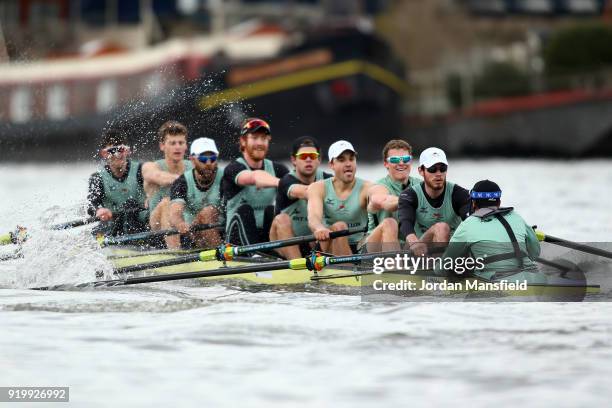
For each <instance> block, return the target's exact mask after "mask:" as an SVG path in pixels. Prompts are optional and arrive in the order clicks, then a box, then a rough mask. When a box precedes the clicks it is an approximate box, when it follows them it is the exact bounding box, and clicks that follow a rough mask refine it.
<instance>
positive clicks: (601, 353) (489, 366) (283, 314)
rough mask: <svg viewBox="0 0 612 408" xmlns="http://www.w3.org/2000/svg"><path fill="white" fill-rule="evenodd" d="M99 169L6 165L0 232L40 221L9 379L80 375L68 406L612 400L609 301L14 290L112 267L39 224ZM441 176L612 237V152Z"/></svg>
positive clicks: (454, 168)
mask: <svg viewBox="0 0 612 408" xmlns="http://www.w3.org/2000/svg"><path fill="white" fill-rule="evenodd" d="M93 169H94V167H93V166H91V165H76V166H75V165H65V166H59V165H58V166H50V165H45V166H39V167H32V166H25V167H23V166H17V167H16V166H0V170H1V171H2V174H3V176H4V177H3V178H2V179H1V180H0V192H1V196H2V197H3V199H2V200H1V201H0V215H1V217H0V231H1V232H4V231H7V230H11V229H13V228H14V227H15V225H16V224H24V225H28V226H30V227H31V228H32V229H33V234H34V232H36V233H37V234H38V235H37V236H36V237H34V238H33V239H32V241H31V242H30V243H29V246H28V245H26V247H25V248H24V251H26V254H25V257H24V258H23V259H17V260H12V261H4V262H1V263H0V274H2V276H1V277H0V285H1V286H3V287H4V289H0V327H1V328H2V335H1V336H0V367H2V369H1V370H0V386H7V385H23V386H26V385H29V386H33V385H55V386H70V387H71V390H70V397H71V401H72V402H73V405H75V406H110V405H114V406H128V405H130V406H143V407H144V406H152V405H155V406H169V405H174V406H214V407H217V406H236V405H238V404H240V405H248V406H262V407H263V406H330V405H331V404H334V405H337V406H371V405H374V404H376V406H400V405H403V406H407V405H415V406H419V405H421V406H430V405H432V404H435V405H451V404H453V405H454V404H466V405H467V404H470V405H474V406H491V405H493V404H495V405H497V406H516V405H517V404H524V405H529V406H550V405H553V404H555V405H556V406H560V407H574V406H599V405H603V404H606V405H608V400H609V398H610V397H611V396H612V392H611V391H610V388H609V384H608V382H609V381H608V379H609V378H610V376H611V375H612V368H610V366H609V364H608V363H607V362H608V361H610V358H611V357H612V355H611V354H612V352H611V350H612V349H611V345H612V344H611V343H612V340H611V339H612V319H611V318H610V316H611V315H612V306H611V304H610V303H608V302H602V303H579V304H540V303H536V304H533V303H457V302H454V303H425V302H422V303H367V302H361V299H360V298H359V297H356V296H344V295H329V294H322V293H300V292H297V293H296V292H244V291H236V290H234V289H230V288H224V287H199V286H194V285H190V284H188V283H181V282H175V283H166V284H155V285H149V286H141V287H131V288H115V289H104V290H95V291H94V290H88V291H66V292H38V291H36V292H35V291H29V290H25V289H20V288H26V287H30V286H32V285H33V284H43V283H49V282H56V283H58V282H81V281H86V280H91V279H92V277H93V273H94V271H95V270H96V269H100V268H104V266H105V265H106V261H105V259H104V257H103V256H101V255H100V254H99V253H98V251H96V249H95V245H93V244H92V242H91V241H90V239H89V238H88V236H87V234H86V233H85V232H80V233H79V231H73V232H60V233H57V232H56V233H50V232H47V231H44V229H43V228H42V227H41V226H42V225H43V224H44V223H49V222H61V221H65V220H67V219H70V218H74V216H75V215H76V214H77V207H78V205H77V204H78V203H79V202H82V201H83V199H84V196H85V191H86V183H87V177H88V175H89V173H90V172H91V171H92V170H93ZM360 173H361V176H362V177H367V178H370V179H375V178H377V177H380V176H381V175H382V174H383V172H382V171H381V169H380V168H378V167H377V166H362V167H361V168H360ZM449 178H450V179H452V180H453V181H456V182H458V183H460V184H462V185H464V186H466V187H470V186H471V185H473V183H474V182H475V181H477V180H478V179H481V178H490V179H492V180H495V181H497V182H498V183H499V184H500V185H501V187H502V189H503V190H504V205H511V206H514V207H515V208H516V209H517V210H518V211H519V212H520V213H521V214H522V215H523V217H524V218H525V219H526V220H528V222H530V223H533V224H537V225H538V226H539V227H540V228H541V229H543V230H544V231H546V232H548V233H549V234H551V235H557V236H560V237H566V238H568V239H573V240H579V241H610V240H611V236H612V211H610V206H609V200H610V198H612V194H611V193H612V161H579V162H558V161H540V160H538V161H517V160H490V161H454V162H452V163H451V170H450V173H449ZM7 197H10V199H7ZM6 250H7V248H2V251H3V253H5V252H6ZM604 269H605V268H604ZM604 273H605V270H604ZM7 287H11V288H10V289H9V288H7ZM37 406H38V405H37Z"/></svg>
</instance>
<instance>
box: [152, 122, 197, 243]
mask: <svg viewBox="0 0 612 408" xmlns="http://www.w3.org/2000/svg"><path fill="white" fill-rule="evenodd" d="M157 135H158V139H159V150H161V151H162V152H163V154H164V158H163V159H160V160H157V161H154V162H146V163H144V164H143V165H142V177H143V179H144V189H145V192H146V193H147V201H148V208H149V211H150V213H151V217H150V219H149V224H150V226H151V230H153V231H157V230H159V229H168V228H170V186H171V185H172V183H174V181H176V179H178V178H179V177H180V176H181V174H183V173H185V172H186V171H190V170H191V169H192V168H193V167H192V165H191V162H190V161H189V160H186V159H185V153H186V152H187V136H188V133H187V128H186V127H185V126H184V125H183V124H181V123H179V122H176V121H173V120H171V121H168V122H165V123H164V124H163V125H161V126H160V128H159V130H158V131H157Z"/></svg>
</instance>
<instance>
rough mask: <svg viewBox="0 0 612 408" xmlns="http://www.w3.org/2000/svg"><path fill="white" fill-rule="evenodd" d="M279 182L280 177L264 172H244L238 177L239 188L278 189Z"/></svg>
mask: <svg viewBox="0 0 612 408" xmlns="http://www.w3.org/2000/svg"><path fill="white" fill-rule="evenodd" d="M278 182H279V179H278V177H275V176H273V175H272V174H270V173H268V172H267V171H264V170H244V171H241V172H240V173H239V174H238V176H236V184H238V185H239V186H256V187H257V188H268V187H278Z"/></svg>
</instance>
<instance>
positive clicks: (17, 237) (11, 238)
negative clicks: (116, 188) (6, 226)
mask: <svg viewBox="0 0 612 408" xmlns="http://www.w3.org/2000/svg"><path fill="white" fill-rule="evenodd" d="M97 221H100V220H99V219H98V218H96V217H89V218H85V219H82V218H80V219H78V220H73V221H68V222H63V223H61V224H55V225H51V226H50V227H49V228H48V229H50V230H54V231H59V230H65V229H69V228H75V227H80V226H82V225H87V224H91V223H93V222H97ZM27 239H28V234H27V228H25V227H20V226H17V228H16V229H15V231H13V232H7V233H6V234H2V235H0V245H9V244H21V243H23V242H24V241H25V240H27Z"/></svg>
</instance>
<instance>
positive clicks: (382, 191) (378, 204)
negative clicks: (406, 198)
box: [368, 184, 399, 212]
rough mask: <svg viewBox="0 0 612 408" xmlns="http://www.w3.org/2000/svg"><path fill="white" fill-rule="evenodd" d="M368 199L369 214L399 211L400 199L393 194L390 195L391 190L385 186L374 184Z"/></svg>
mask: <svg viewBox="0 0 612 408" xmlns="http://www.w3.org/2000/svg"><path fill="white" fill-rule="evenodd" d="M368 197H369V199H368V211H369V212H378V211H389V212H393V211H395V210H397V203H398V201H399V197H397V196H394V195H393V194H389V190H388V189H387V187H385V186H383V185H380V184H374V185H373V186H372V187H370V190H369V192H368Z"/></svg>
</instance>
